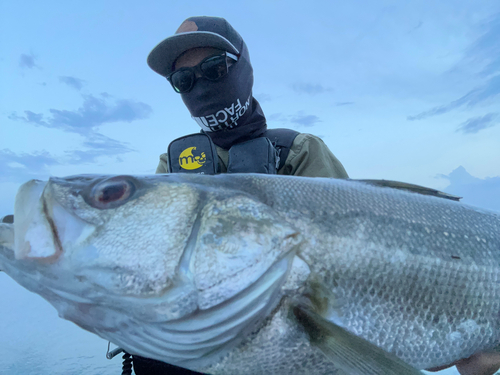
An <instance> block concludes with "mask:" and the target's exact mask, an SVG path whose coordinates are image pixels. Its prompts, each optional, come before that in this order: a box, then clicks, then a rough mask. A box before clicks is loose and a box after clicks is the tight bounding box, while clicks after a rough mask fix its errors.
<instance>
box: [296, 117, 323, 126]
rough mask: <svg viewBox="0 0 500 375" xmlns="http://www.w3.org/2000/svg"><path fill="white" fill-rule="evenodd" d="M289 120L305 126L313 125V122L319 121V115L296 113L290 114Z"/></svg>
mask: <svg viewBox="0 0 500 375" xmlns="http://www.w3.org/2000/svg"><path fill="white" fill-rule="evenodd" d="M290 121H291V122H294V123H296V124H299V125H302V126H307V127H310V126H314V124H316V123H317V122H321V120H320V119H319V117H318V116H316V115H303V114H297V115H295V116H292V118H291V120H290Z"/></svg>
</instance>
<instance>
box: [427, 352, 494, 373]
mask: <svg viewBox="0 0 500 375" xmlns="http://www.w3.org/2000/svg"><path fill="white" fill-rule="evenodd" d="M451 366H457V370H458V372H459V373H460V375H493V374H494V373H495V372H497V371H498V369H500V353H478V354H474V355H473V356H471V357H469V358H466V359H461V360H459V361H456V362H454V363H452V364H450V365H446V366H441V367H434V368H431V369H428V370H427V371H431V372H435V371H441V370H444V369H447V368H449V367H451Z"/></svg>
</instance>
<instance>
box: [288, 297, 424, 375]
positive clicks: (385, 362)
mask: <svg viewBox="0 0 500 375" xmlns="http://www.w3.org/2000/svg"><path fill="white" fill-rule="evenodd" d="M292 309H293V314H294V315H295V317H296V319H297V321H298V322H299V324H301V325H302V326H303V327H304V328H305V330H306V332H307V333H308V335H309V337H310V340H311V344H313V345H316V346H317V347H318V348H319V349H320V350H321V351H322V352H323V354H325V355H326V357H327V358H328V359H329V360H331V362H332V363H334V364H335V366H337V367H339V368H340V369H341V370H343V371H345V372H346V373H347V374H349V375H422V373H421V372H420V371H418V370H417V369H415V368H413V367H412V366H410V365H408V364H407V363H405V362H404V361H402V360H401V359H399V358H398V357H396V356H395V355H394V354H391V353H388V352H386V351H385V350H383V349H381V348H379V347H377V346H375V345H373V344H372V343H370V342H369V341H367V340H365V339H363V338H361V337H358V336H356V335H354V334H352V333H350V332H348V331H346V330H345V329H344V328H342V327H340V326H338V325H336V324H334V323H332V322H330V321H328V320H326V319H325V318H323V317H322V316H321V315H319V314H317V313H315V312H314V311H312V310H311V309H310V308H309V307H308V306H305V305H303V304H300V303H297V304H295V305H294V306H293V307H292Z"/></svg>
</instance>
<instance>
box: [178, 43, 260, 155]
mask: <svg viewBox="0 0 500 375" xmlns="http://www.w3.org/2000/svg"><path fill="white" fill-rule="evenodd" d="M252 86H253V69H252V65H251V64H250V59H249V55H248V49H247V48H246V45H245V44H244V43H243V48H242V51H241V55H240V57H239V59H238V61H237V62H236V63H234V64H233V65H232V66H230V67H229V71H228V73H227V74H226V75H225V76H224V77H222V78H221V79H219V80H217V81H210V80H208V79H206V78H203V77H201V78H198V79H197V81H196V83H195V85H194V87H193V88H192V89H191V91H189V92H187V93H183V94H181V96H182V100H183V101H184V104H185V105H186V107H187V108H188V110H189V112H190V113H191V116H192V117H193V119H194V120H195V121H196V122H197V123H198V125H200V127H201V128H202V129H203V130H205V131H206V132H207V134H209V135H210V137H211V138H212V140H213V141H214V143H215V144H217V145H219V146H221V147H223V148H229V147H230V146H231V145H232V144H234V143H238V142H243V141H245V140H248V139H252V138H255V137H257V136H259V135H261V134H262V133H263V132H264V131H265V130H266V120H265V117H264V114H263V113H262V109H261V108H260V105H259V103H258V102H257V101H256V100H255V99H254V98H253V96H252Z"/></svg>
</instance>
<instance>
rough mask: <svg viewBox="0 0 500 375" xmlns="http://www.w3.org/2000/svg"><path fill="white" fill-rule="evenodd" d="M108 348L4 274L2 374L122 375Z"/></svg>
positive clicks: (0, 287)
mask: <svg viewBox="0 0 500 375" xmlns="http://www.w3.org/2000/svg"><path fill="white" fill-rule="evenodd" d="M107 347H108V342H107V341H105V340H103V339H101V338H99V337H97V336H95V335H93V334H91V333H89V332H86V331H84V330H83V329H81V328H79V327H78V326H76V325H75V324H73V323H70V322H68V321H66V320H63V319H61V318H59V317H58V316H57V312H56V310H55V309H54V308H53V307H52V305H50V304H49V303H48V302H46V301H45V300H44V299H43V298H41V297H40V296H38V295H36V294H34V293H31V292H29V291H27V290H26V289H24V288H23V287H21V286H19V285H18V284H16V283H15V282H14V281H13V280H12V279H11V278H9V277H8V276H7V275H6V274H5V273H2V272H0V353H1V356H0V374H1V375H31V374H33V375H120V374H121V355H119V356H116V357H115V358H114V359H112V360H108V359H106V350H107ZM111 348H114V346H113V345H112V346H111ZM427 374H439V375H457V374H458V372H457V371H456V369H455V368H452V369H448V370H444V371H440V372H437V373H436V372H435V373H430V372H429V373H427Z"/></svg>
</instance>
